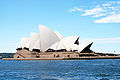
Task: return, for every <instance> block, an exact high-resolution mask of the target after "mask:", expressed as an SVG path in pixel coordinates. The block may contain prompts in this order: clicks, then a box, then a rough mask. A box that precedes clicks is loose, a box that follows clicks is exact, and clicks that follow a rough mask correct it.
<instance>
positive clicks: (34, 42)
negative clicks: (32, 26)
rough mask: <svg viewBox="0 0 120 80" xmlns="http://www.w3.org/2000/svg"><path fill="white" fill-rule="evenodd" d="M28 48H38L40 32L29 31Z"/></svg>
mask: <svg viewBox="0 0 120 80" xmlns="http://www.w3.org/2000/svg"><path fill="white" fill-rule="evenodd" d="M29 49H30V50H31V51H32V50H33V49H40V34H38V33H33V32H31V35H30V47H29Z"/></svg>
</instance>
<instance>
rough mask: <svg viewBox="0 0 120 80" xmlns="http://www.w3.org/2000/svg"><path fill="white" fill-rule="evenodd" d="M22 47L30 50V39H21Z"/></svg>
mask: <svg viewBox="0 0 120 80" xmlns="http://www.w3.org/2000/svg"><path fill="white" fill-rule="evenodd" d="M21 46H22V48H24V47H26V48H29V46H30V38H26V37H24V38H21Z"/></svg>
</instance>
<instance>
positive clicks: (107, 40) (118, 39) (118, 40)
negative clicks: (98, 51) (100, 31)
mask: <svg viewBox="0 0 120 80" xmlns="http://www.w3.org/2000/svg"><path fill="white" fill-rule="evenodd" d="M91 40H92V41H94V42H95V43H110V44H111V43H119V44H120V37H113V38H99V39H91Z"/></svg>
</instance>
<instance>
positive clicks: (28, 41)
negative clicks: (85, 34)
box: [21, 24, 93, 53]
mask: <svg viewBox="0 0 120 80" xmlns="http://www.w3.org/2000/svg"><path fill="white" fill-rule="evenodd" d="M39 32H40V33H33V32H31V35H30V37H29V38H26V37H23V38H21V47H22V48H27V49H28V50H30V51H35V50H37V51H40V52H52V51H53V52H54V51H75V52H79V53H81V52H91V51H92V50H90V47H91V45H92V44H93V42H84V43H82V44H80V40H79V38H80V37H79V36H69V37H65V38H64V36H63V35H62V34H60V33H59V32H57V31H53V30H51V29H50V28H48V27H46V26H43V25H40V24H39Z"/></svg>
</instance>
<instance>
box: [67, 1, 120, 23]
mask: <svg viewBox="0 0 120 80" xmlns="http://www.w3.org/2000/svg"><path fill="white" fill-rule="evenodd" d="M76 11H80V12H82V13H83V14H81V16H91V17H98V18H100V19H98V20H95V21H94V22H95V23H120V1H109V2H108V3H105V4H101V5H97V6H96V7H94V8H92V9H81V8H78V7H74V8H73V9H70V10H69V11H68V12H76Z"/></svg>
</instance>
